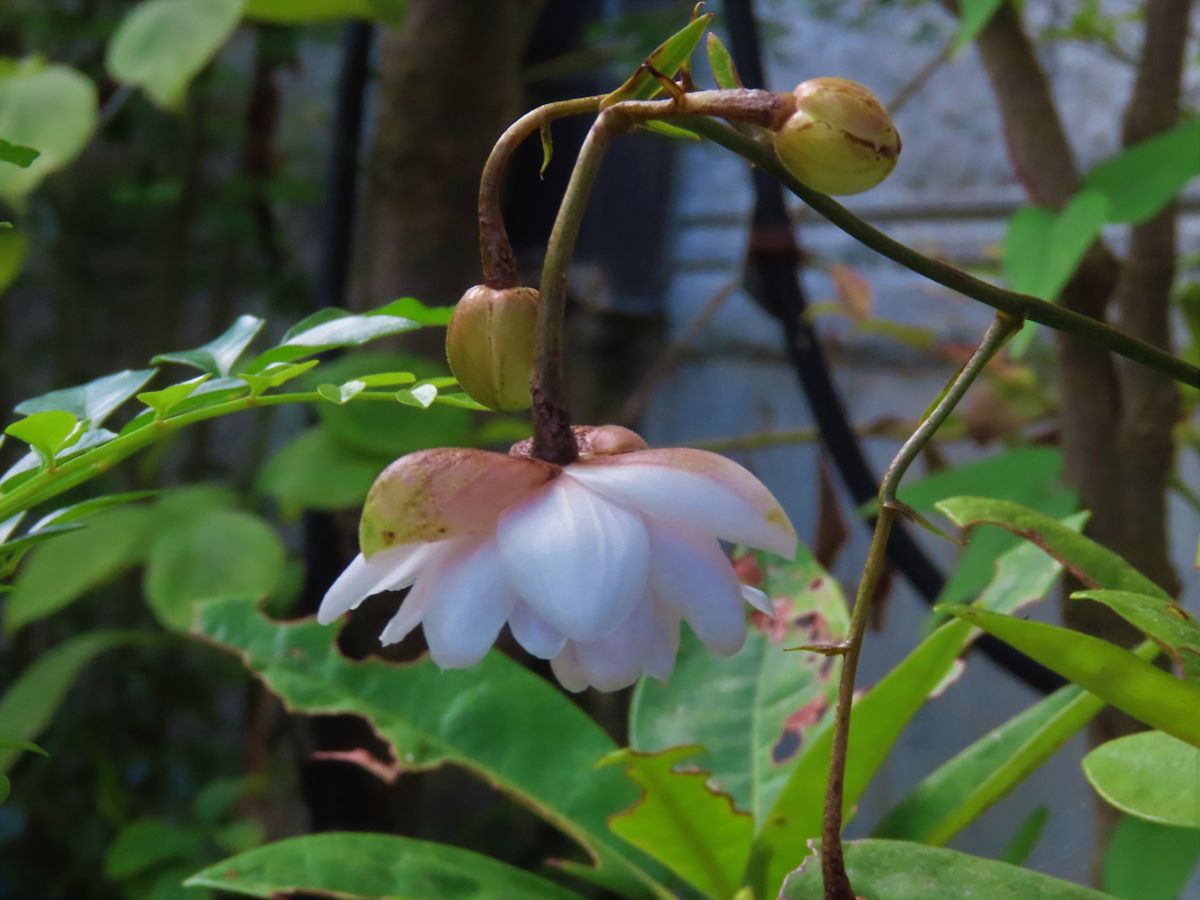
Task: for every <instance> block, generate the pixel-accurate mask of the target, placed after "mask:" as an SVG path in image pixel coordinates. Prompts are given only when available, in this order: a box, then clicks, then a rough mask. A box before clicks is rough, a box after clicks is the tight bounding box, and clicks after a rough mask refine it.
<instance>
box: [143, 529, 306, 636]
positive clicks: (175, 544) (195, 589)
mask: <svg viewBox="0 0 1200 900" xmlns="http://www.w3.org/2000/svg"><path fill="white" fill-rule="evenodd" d="M283 562H284V551H283V545H282V544H281V543H280V541H279V537H278V535H276V534H275V531H274V529H272V528H271V527H270V526H269V525H268V524H267V523H266V522H264V521H263V520H262V519H260V518H258V517H257V516H253V515H251V514H249V513H244V512H238V511H236V510H217V511H215V512H212V513H209V514H207V515H201V516H198V517H196V518H194V519H192V520H191V521H188V522H185V523H184V524H182V525H178V526H176V527H174V528H171V529H168V530H166V531H164V532H163V533H162V534H161V535H159V537H158V539H157V540H155V541H154V545H153V546H152V547H151V549H150V556H149V559H148V560H147V562H146V577H145V591H146V600H147V602H148V603H149V604H150V608H151V609H152V610H153V611H154V614H155V615H156V616H158V618H159V620H160V621H161V622H162V623H163V625H164V626H166V627H167V628H173V629H176V630H180V631H184V630H187V628H188V627H189V626H190V625H191V622H192V607H193V604H194V603H196V602H197V601H200V600H208V599H211V598H213V597H231V596H242V597H255V598H259V599H261V598H262V597H265V596H266V595H267V594H269V593H270V592H271V590H272V588H274V587H275V585H276V584H277V583H278V581H279V577H280V575H281V574H282V572H283Z"/></svg>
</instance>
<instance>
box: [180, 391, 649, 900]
mask: <svg viewBox="0 0 1200 900" xmlns="http://www.w3.org/2000/svg"><path fill="white" fill-rule="evenodd" d="M330 408H331V409H335V408H337V407H332V406H331V407H330ZM197 610H198V615H197V624H196V626H195V628H196V630H197V632H198V633H199V634H200V635H201V636H202V637H204V638H206V639H207V640H210V641H212V642H214V643H216V644H217V645H219V646H222V647H224V648H226V649H228V650H229V651H231V652H233V653H237V654H238V655H239V656H241V657H242V659H243V660H244V662H245V663H246V665H247V666H248V667H249V668H250V669H251V670H252V671H253V672H255V673H256V674H257V675H258V676H259V677H260V678H261V679H262V680H263V681H264V682H265V683H266V685H267V686H268V687H269V688H270V689H271V690H272V691H274V692H276V693H277V694H279V695H280V697H281V699H282V700H283V702H284V703H285V704H286V705H287V706H288V707H289V708H290V709H291V710H293V711H294V712H298V713H306V714H309V715H317V714H328V713H339V714H346V713H351V714H356V715H360V716H363V717H364V718H366V719H367V720H369V721H370V722H371V724H372V726H373V727H374V728H375V730H376V732H377V733H378V734H379V735H380V737H381V738H383V740H384V741H385V742H386V743H387V744H388V745H389V746H390V748H391V752H392V753H393V754H394V756H395V759H396V760H397V761H398V762H399V763H400V765H401V766H403V767H404V768H405V769H407V770H417V769H428V768H433V767H436V766H439V765H442V764H444V763H448V762H449V763H454V764H456V765H460V766H463V767H465V768H467V769H470V770H471V771H473V772H475V773H476V774H478V775H479V776H480V777H481V778H483V779H484V780H486V781H488V782H489V783H491V784H494V785H497V786H498V787H499V788H500V789H501V790H503V791H505V792H507V793H509V794H512V795H514V796H515V797H516V798H517V799H518V800H519V801H520V802H522V803H525V804H527V805H528V806H529V807H530V808H532V809H533V810H534V811H535V812H537V813H539V814H540V815H542V816H544V817H545V818H546V819H547V820H548V821H550V822H551V823H552V824H553V825H554V826H555V827H557V828H559V829H561V830H562V831H564V832H565V833H566V834H568V835H569V836H571V837H572V838H574V839H575V840H576V841H578V842H580V843H581V844H583V845H584V846H586V847H589V848H591V849H592V850H593V851H594V852H595V853H596V854H597V855H598V858H599V861H600V866H601V868H602V869H603V870H605V871H606V872H607V873H609V874H610V875H611V876H613V877H615V878H617V879H618V880H619V882H620V883H621V884H623V885H624V888H625V891H632V892H635V893H638V894H641V893H644V892H645V883H646V878H647V876H646V875H645V874H644V872H643V871H642V870H641V869H640V868H639V867H638V865H637V864H636V863H633V862H631V861H630V860H631V859H632V858H635V857H636V854H634V853H633V851H629V850H626V849H624V848H623V847H621V846H620V845H619V844H618V840H617V838H615V837H613V836H612V835H611V834H610V833H609V832H608V828H607V825H606V824H605V819H606V817H607V816H609V815H611V814H612V813H615V812H618V811H620V810H621V809H624V808H626V807H628V806H629V805H630V804H631V803H632V802H633V801H634V800H635V799H636V795H637V791H636V789H635V788H634V787H633V785H632V784H630V783H629V782H628V781H627V780H626V779H625V778H624V777H623V776H622V775H621V774H620V773H619V772H618V771H616V770H615V769H600V770H597V769H596V768H595V764H596V762H597V761H598V760H599V759H600V758H601V757H603V756H604V755H605V754H607V753H609V752H611V751H612V750H614V749H616V748H615V746H614V745H613V742H612V741H611V740H610V739H609V738H608V737H607V735H605V734H604V732H603V731H602V730H601V729H600V727H599V726H598V725H597V724H596V723H595V722H593V721H592V720H591V719H590V718H589V717H588V716H587V715H585V714H584V713H583V711H582V710H580V709H579V707H577V706H576V705H575V704H574V703H572V702H571V701H570V700H569V699H567V698H566V697H565V696H563V695H562V694H561V693H559V692H558V691H557V690H556V689H555V688H554V687H552V686H551V685H550V684H548V683H547V682H545V681H543V680H542V679H540V678H538V677H537V676H536V675H534V674H533V673H531V672H529V671H527V670H526V669H524V668H522V667H521V666H519V665H518V664H516V663H515V662H513V661H511V660H509V659H508V658H507V657H505V656H504V655H503V654H500V653H498V652H492V653H489V654H488V656H487V657H485V659H484V661H483V662H482V663H480V664H479V665H478V666H476V667H474V668H472V669H465V670H448V671H442V670H440V669H438V668H437V667H436V666H434V665H433V663H432V662H430V661H429V660H428V659H422V660H420V661H417V662H414V663H409V664H404V665H394V664H391V663H388V662H385V661H384V660H381V659H368V660H366V661H363V662H351V661H349V660H346V659H344V658H343V657H341V656H340V655H339V654H338V653H337V649H336V645H335V644H336V632H335V631H334V629H332V628H324V627H322V626H320V625H317V624H316V622H314V621H312V620H307V621H303V622H297V623H289V624H283V623H276V622H269V621H267V620H266V619H264V618H262V617H261V616H260V615H259V614H258V613H257V612H256V611H255V610H254V608H253V604H252V603H250V602H248V601H246V600H215V601H210V602H209V603H203V604H200V605H199V606H198V607H197ZM498 735H503V739H502V740H501V739H498V737H497V736H498ZM338 859H339V860H340V859H341V857H338ZM345 869H346V867H345V866H342V865H339V866H338V870H339V872H344V871H345ZM289 871H290V873H291V874H292V875H294V874H295V869H294V867H293V868H292V869H290V870H289ZM227 887H228V885H227ZM388 890H389V891H390V890H395V885H394V884H391V885H390V886H389V888H388Z"/></svg>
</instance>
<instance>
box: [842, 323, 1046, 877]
mask: <svg viewBox="0 0 1200 900" xmlns="http://www.w3.org/2000/svg"><path fill="white" fill-rule="evenodd" d="M1021 324H1022V323H1021V320H1020V319H1014V318H1012V317H1011V316H1007V315H1004V314H1001V315H999V316H997V317H996V320H995V321H994V322H993V323H992V324H991V326H990V327H989V328H988V330H987V332H986V333H985V334H984V336H983V340H982V341H981V342H980V344H979V347H978V348H977V349H976V350H975V352H974V353H973V354H971V358H970V359H969V360H967V362H966V364H965V365H964V366H963V367H962V369H960V370H959V371H958V372H957V373H956V374H955V376H954V377H953V378H952V379H950V382H949V383H948V384H947V385H946V388H945V390H943V391H942V394H941V396H940V397H938V399H937V402H936V403H934V405H933V407H932V408H931V409H930V410H929V413H928V414H927V415H926V416H925V418H924V419H923V420H922V422H921V424H920V425H919V426H918V427H917V430H916V431H914V432H913V434H912V436H911V437H910V438H909V439H908V440H907V441H905V442H904V445H903V446H902V447H901V448H900V452H899V453H897V454H896V458H895V459H893V460H892V463H891V465H889V466H888V468H887V472H886V473H884V476H883V481H882V483H881V484H880V488H879V502H880V510H879V517H878V518H877V519H876V520H875V532H874V534H872V536H871V547H870V549H869V550H868V551H867V563H866V566H865V567H864V569H863V575H862V578H861V579H860V580H859V583H858V591H857V592H856V593H855V596H854V611H853V613H852V614H851V617H850V633H849V634H848V635H847V638H846V642H845V644H843V645H841V646H840V647H838V648H837V650H838V652H840V653H841V654H842V672H841V680H840V681H839V682H838V697H837V710H836V713H835V718H834V726H833V727H834V731H833V748H832V750H831V752H830V759H829V780H828V782H827V783H826V788H825V812H824V816H823V817H822V821H821V874H822V876H823V878H824V882H825V897H826V900H855V894H854V891H853V890H852V889H851V887H850V878H849V876H847V874H846V860H845V854H844V852H843V850H842V806H843V804H844V802H845V787H846V756H847V751H848V749H849V745H850V718H851V717H850V713H851V708H852V706H853V703H854V679H855V676H856V674H857V672H858V660H859V657H860V655H861V653H862V644H863V636H864V635H865V634H866V630H867V620H868V618H869V617H870V611H871V600H872V598H873V597H874V595H875V590H876V588H877V587H878V585H879V579H880V577H881V576H882V574H883V571H884V568H885V567H886V564H887V543H888V537H889V536H890V535H891V531H892V525H893V524H895V521H896V517H897V516H899V515H902V514H903V513H904V511H905V507H904V505H903V504H902V503H900V502H899V501H898V500H896V488H897V487H899V485H900V479H901V478H903V477H904V473H905V472H907V471H908V467H909V466H911V465H912V463H913V461H914V460H915V459H916V458H917V456H918V455H919V454H920V452H921V450H922V449H923V448H924V447H925V445H926V444H928V443H929V440H930V438H932V437H933V436H934V434H935V433H936V432H937V430H938V429H939V428H940V427H941V426H942V424H943V423H945V421H946V419H947V418H949V416H950V414H951V413H952V412H953V411H954V408H955V407H956V406H957V405H958V402H959V401H960V400H961V399H962V398H963V395H964V394H966V392H967V390H968V389H969V388H970V387H971V385H972V384H974V383H975V379H976V378H978V377H979V375H980V373H981V372H982V371H983V370H984V369H985V368H986V367H987V364H988V362H989V361H990V360H991V359H992V357H994V356H995V355H996V353H997V352H999V350H1000V348H1001V347H1003V346H1004V344H1005V342H1006V341H1007V340H1008V339H1009V338H1010V337H1012V336H1013V335H1014V334H1015V333H1016V332H1017V331H1018V330H1020V328H1021Z"/></svg>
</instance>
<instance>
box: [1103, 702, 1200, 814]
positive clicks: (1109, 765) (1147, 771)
mask: <svg viewBox="0 0 1200 900" xmlns="http://www.w3.org/2000/svg"><path fill="white" fill-rule="evenodd" d="M1198 709H1200V707H1192V712H1191V715H1192V718H1193V719H1195V718H1196V712H1197V710H1198ZM1083 773H1084V774H1085V775H1086V776H1087V780H1088V781H1090V782H1091V784H1092V787H1094V788H1095V789H1096V792H1097V793H1098V794H1100V796H1101V797H1103V798H1104V799H1105V800H1107V801H1108V802H1109V803H1111V804H1112V805H1113V806H1115V807H1116V808H1117V809H1119V810H1121V811H1122V812H1125V813H1128V814H1129V815H1131V816H1137V817H1138V818H1139V819H1146V820H1147V821H1150V822H1157V823H1158V824H1160V825H1174V826H1177V827H1181V828H1200V747H1197V746H1195V745H1194V744H1192V745H1189V744H1185V743H1184V742H1183V741H1181V740H1176V739H1175V738H1173V737H1171V736H1170V735H1167V734H1163V733H1162V732H1161V731H1143V732H1141V733H1139V734H1131V735H1127V736H1126V737H1121V738H1117V739H1116V740H1112V741H1109V742H1108V743H1106V744H1101V745H1100V746H1099V747H1097V748H1096V749H1095V750H1092V751H1091V752H1090V753H1089V754H1088V755H1087V756H1085V757H1084V758H1083Z"/></svg>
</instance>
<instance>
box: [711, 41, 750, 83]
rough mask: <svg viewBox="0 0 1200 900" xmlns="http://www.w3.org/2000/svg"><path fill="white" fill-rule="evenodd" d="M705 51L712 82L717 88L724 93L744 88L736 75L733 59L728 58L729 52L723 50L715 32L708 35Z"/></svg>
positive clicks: (739, 77)
mask: <svg viewBox="0 0 1200 900" xmlns="http://www.w3.org/2000/svg"><path fill="white" fill-rule="evenodd" d="M707 49H708V67H709V68H710V69H712V74H713V80H714V81H715V82H716V83H717V87H719V88H721V89H722V90H726V91H732V90H737V89H738V88H741V87H745V85H743V84H742V77H741V76H740V75H738V70H737V66H735V65H734V64H733V57H732V56H730V54H729V51H728V50H727V49H725V45H724V44H723V43H721V39H720V38H719V37H717V35H716V33H715V32H712V31H710V32H709V33H708V42H707Z"/></svg>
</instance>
